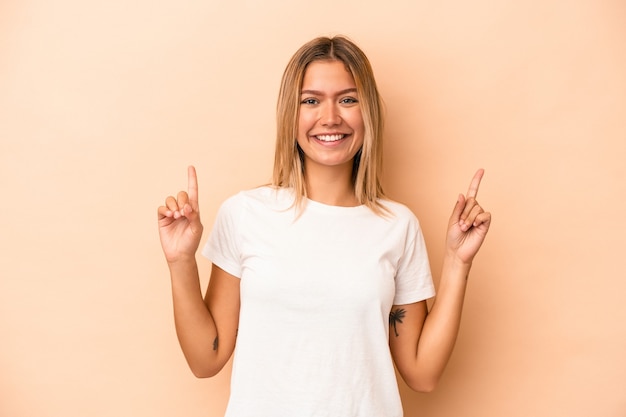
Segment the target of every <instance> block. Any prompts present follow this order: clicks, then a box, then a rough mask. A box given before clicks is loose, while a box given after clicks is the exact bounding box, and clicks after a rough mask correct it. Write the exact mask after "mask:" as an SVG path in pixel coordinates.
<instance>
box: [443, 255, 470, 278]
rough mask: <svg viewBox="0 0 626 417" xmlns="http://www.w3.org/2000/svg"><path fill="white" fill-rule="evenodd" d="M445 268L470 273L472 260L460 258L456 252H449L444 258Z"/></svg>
mask: <svg viewBox="0 0 626 417" xmlns="http://www.w3.org/2000/svg"><path fill="white" fill-rule="evenodd" d="M443 265H444V268H449V269H452V270H455V271H459V272H464V273H466V274H467V273H468V272H469V270H470V269H471V268H472V261H471V260H470V261H467V260H464V259H462V258H460V257H459V256H458V255H457V254H456V253H454V252H447V253H446V254H445V256H444V258H443Z"/></svg>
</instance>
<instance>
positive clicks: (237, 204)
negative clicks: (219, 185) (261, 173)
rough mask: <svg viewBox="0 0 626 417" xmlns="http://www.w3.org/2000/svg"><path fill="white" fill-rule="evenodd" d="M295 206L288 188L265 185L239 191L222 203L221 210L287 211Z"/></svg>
mask: <svg viewBox="0 0 626 417" xmlns="http://www.w3.org/2000/svg"><path fill="white" fill-rule="evenodd" d="M291 205H293V193H292V192H291V190H290V189H288V188H279V187H273V186H269V185H263V186H260V187H256V188H251V189H247V190H242V191H239V192H238V193H237V194H234V195H231V196H230V197H228V198H227V199H226V200H224V202H223V203H222V206H221V210H227V211H247V210H260V209H263V208H266V209H272V210H276V209H279V210H285V209H287V208H289V207H290V206H291Z"/></svg>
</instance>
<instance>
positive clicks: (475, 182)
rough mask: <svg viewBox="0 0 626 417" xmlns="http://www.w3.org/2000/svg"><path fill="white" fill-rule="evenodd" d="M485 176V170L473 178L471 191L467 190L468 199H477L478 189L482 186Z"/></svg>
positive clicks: (479, 171) (480, 170) (478, 172)
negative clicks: (481, 182) (481, 181)
mask: <svg viewBox="0 0 626 417" xmlns="http://www.w3.org/2000/svg"><path fill="white" fill-rule="evenodd" d="M484 174H485V170H484V169H482V168H481V169H479V170H478V171H476V174H474V178H472V182H471V183H470V186H469V189H468V190H467V198H476V195H478V187H479V186H480V180H481V179H482V178H483V175H484Z"/></svg>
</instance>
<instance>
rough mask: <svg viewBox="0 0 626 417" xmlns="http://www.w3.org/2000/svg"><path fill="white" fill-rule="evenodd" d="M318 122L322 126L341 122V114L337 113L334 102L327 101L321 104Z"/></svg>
mask: <svg viewBox="0 0 626 417" xmlns="http://www.w3.org/2000/svg"><path fill="white" fill-rule="evenodd" d="M320 123H321V124H322V126H335V125H338V124H341V116H340V115H339V109H338V108H337V105H336V104H335V103H327V104H326V105H324V106H322V109H321V115H320Z"/></svg>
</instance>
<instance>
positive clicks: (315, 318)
mask: <svg viewBox="0 0 626 417" xmlns="http://www.w3.org/2000/svg"><path fill="white" fill-rule="evenodd" d="M293 201H294V200H293V193H292V191H291V190H290V189H286V188H280V189H275V188H271V187H260V188H256V189H253V190H249V191H243V192H241V193H239V194H237V195H235V196H233V197H231V198H229V199H228V200H226V201H225V202H224V203H223V205H222V207H221V208H220V210H219V212H218V215H217V219H216V223H215V226H214V228H213V230H212V232H211V235H210V237H209V241H208V242H207V244H206V246H205V247H204V249H203V252H202V253H203V255H204V256H206V257H207V258H209V259H210V260H211V261H212V262H213V263H214V264H216V265H218V266H219V267H220V268H222V269H224V270H225V271H226V272H228V273H230V274H232V275H234V276H236V277H239V278H241V283H240V289H241V310H240V318H239V333H238V336H237V343H236V347H235V353H234V362H233V374H232V380H231V396H230V401H229V403H228V408H227V412H226V416H227V417H251V416H253V417H400V416H402V405H401V403H400V396H399V392H398V385H397V381H396V376H395V371H394V367H393V362H392V358H391V354H390V352H389V344H388V339H389V312H390V310H391V307H392V305H393V304H410V303H414V302H418V301H421V300H424V299H427V298H430V297H432V296H434V286H433V282H432V278H431V273H430V268H429V263H428V256H427V253H426V247H425V245H424V239H423V236H422V232H421V230H420V227H419V223H418V221H417V218H416V217H415V216H414V215H413V213H412V212H411V211H410V210H409V209H408V208H407V207H405V206H403V205H401V204H399V203H395V202H391V201H385V202H384V205H385V206H386V207H387V208H389V209H390V211H391V213H392V215H391V216H387V217H383V216H380V215H377V214H375V213H373V212H372V211H371V210H370V209H369V208H367V207H366V206H358V207H337V206H328V205H324V204H321V203H318V202H315V201H311V200H308V201H306V206H305V209H304V211H303V212H302V213H301V215H300V216H299V217H298V213H297V211H296V209H295V208H294V207H292V205H293Z"/></svg>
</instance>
